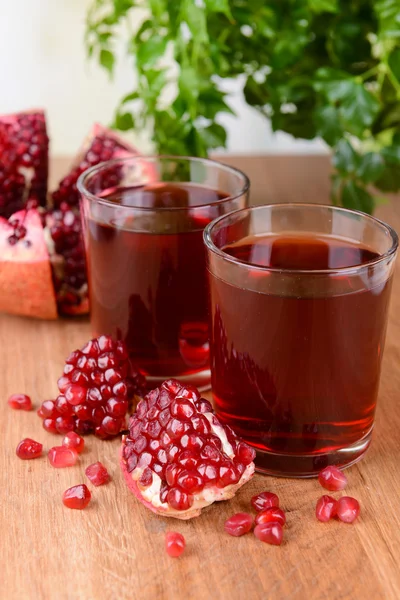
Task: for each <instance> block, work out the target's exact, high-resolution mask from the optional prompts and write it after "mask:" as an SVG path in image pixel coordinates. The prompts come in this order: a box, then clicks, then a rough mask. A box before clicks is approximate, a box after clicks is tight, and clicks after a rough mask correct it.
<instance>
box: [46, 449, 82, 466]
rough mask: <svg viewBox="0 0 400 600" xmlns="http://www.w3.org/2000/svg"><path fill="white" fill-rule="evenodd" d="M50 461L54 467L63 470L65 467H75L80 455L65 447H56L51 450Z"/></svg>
mask: <svg viewBox="0 0 400 600" xmlns="http://www.w3.org/2000/svg"><path fill="white" fill-rule="evenodd" d="M48 457H49V461H50V464H51V466H52V467H55V468H56V469H63V468H64V467H73V466H74V465H75V464H76V461H77V460H78V453H77V452H75V450H72V449H71V448H66V447H65V446H54V448H50V450H49V454H48Z"/></svg>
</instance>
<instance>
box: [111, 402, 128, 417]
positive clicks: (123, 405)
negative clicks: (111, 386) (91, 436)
mask: <svg viewBox="0 0 400 600" xmlns="http://www.w3.org/2000/svg"><path fill="white" fill-rule="evenodd" d="M106 410H107V413H108V414H109V415H110V416H111V417H124V416H125V415H126V413H127V411H128V402H127V401H126V400H121V399H119V398H110V399H109V400H107V404H106Z"/></svg>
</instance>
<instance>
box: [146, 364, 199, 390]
mask: <svg viewBox="0 0 400 600" xmlns="http://www.w3.org/2000/svg"><path fill="white" fill-rule="evenodd" d="M146 379H147V387H148V388H149V390H152V389H154V388H155V387H158V386H159V385H161V384H162V382H163V381H165V380H166V379H177V380H178V381H180V382H181V383H182V384H188V385H194V386H195V387H197V389H198V390H199V392H206V391H207V390H209V389H210V388H211V371H210V369H204V370H203V371H198V372H197V373H190V374H189V375H168V376H167V375H165V376H163V377H154V376H151V375H146Z"/></svg>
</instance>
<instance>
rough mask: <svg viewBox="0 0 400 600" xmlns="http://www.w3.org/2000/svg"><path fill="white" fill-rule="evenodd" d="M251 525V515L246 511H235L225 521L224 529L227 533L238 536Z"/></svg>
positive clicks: (246, 531) (248, 529) (245, 531)
mask: <svg viewBox="0 0 400 600" xmlns="http://www.w3.org/2000/svg"><path fill="white" fill-rule="evenodd" d="M252 527H253V517H252V516H251V515H249V514H247V513H236V514H235V515H232V516H231V517H229V519H228V520H227V521H225V525H224V529H225V531H226V533H229V535H233V536H234V537H239V536H241V535H244V534H245V533H248V532H249V531H250V529H251V528H252Z"/></svg>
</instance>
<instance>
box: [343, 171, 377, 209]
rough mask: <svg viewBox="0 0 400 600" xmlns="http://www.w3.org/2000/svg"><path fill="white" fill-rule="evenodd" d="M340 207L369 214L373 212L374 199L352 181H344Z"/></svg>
mask: <svg viewBox="0 0 400 600" xmlns="http://www.w3.org/2000/svg"><path fill="white" fill-rule="evenodd" d="M341 194H342V198H341V199H342V205H343V206H344V207H346V208H352V209H354V210H361V211H363V212H366V213H369V214H371V213H372V212H373V210H374V199H373V197H372V196H371V194H370V193H369V192H367V191H366V190H365V189H364V188H362V187H360V186H359V185H357V184H356V183H355V181H353V180H351V179H350V180H348V181H345V182H344V184H343V186H342V190H341Z"/></svg>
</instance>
